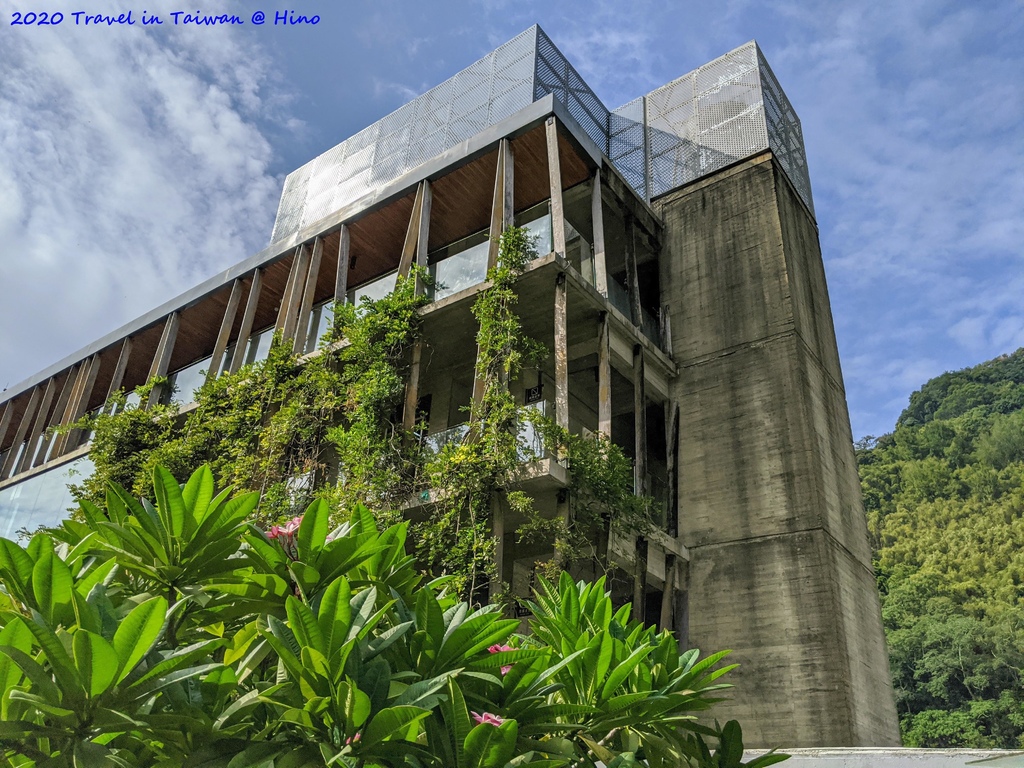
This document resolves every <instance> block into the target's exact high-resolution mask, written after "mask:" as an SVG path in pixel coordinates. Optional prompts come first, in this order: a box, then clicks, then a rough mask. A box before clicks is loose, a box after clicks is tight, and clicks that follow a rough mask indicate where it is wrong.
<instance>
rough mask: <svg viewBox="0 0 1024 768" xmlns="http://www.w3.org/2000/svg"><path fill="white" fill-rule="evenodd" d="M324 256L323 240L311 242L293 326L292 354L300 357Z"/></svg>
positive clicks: (306, 339) (303, 350) (305, 341)
mask: <svg viewBox="0 0 1024 768" xmlns="http://www.w3.org/2000/svg"><path fill="white" fill-rule="evenodd" d="M323 255H324V241H323V238H321V237H317V238H316V240H314V241H313V255H312V257H311V258H310V261H309V274H307V275H306V286H305V288H303V289H302V304H301V305H300V306H299V317H298V324H297V325H296V326H295V343H294V344H293V346H292V352H294V353H295V354H296V355H301V354H303V353H304V352H305V351H306V343H307V342H308V341H309V333H310V329H309V321H310V318H311V316H312V314H313V299H314V298H315V296H316V281H317V278H319V277H320V262H321V260H322V259H323ZM314 343H315V340H314Z"/></svg>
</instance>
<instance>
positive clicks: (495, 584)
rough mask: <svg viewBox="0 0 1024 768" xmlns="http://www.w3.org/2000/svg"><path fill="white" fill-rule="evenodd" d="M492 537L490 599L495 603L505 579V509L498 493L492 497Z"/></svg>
mask: <svg viewBox="0 0 1024 768" xmlns="http://www.w3.org/2000/svg"><path fill="white" fill-rule="evenodd" d="M491 535H492V536H493V537H494V578H493V579H492V580H491V587H490V590H489V592H490V595H489V598H490V600H491V601H492V602H493V600H494V598H495V597H496V596H497V595H498V594H499V593H500V592H501V587H502V583H503V582H504V579H505V507H504V505H503V503H502V499H501V497H500V494H498V493H497V492H495V493H494V494H492V495H491Z"/></svg>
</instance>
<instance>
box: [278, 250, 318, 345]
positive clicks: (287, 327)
mask: <svg viewBox="0 0 1024 768" xmlns="http://www.w3.org/2000/svg"><path fill="white" fill-rule="evenodd" d="M310 261H311V256H310V252H309V248H307V247H306V245H305V243H303V244H302V245H300V246H299V252H298V253H297V254H296V255H295V264H294V265H293V266H294V267H295V279H294V280H292V284H291V291H290V292H289V293H288V296H287V299H288V302H287V305H286V306H285V308H284V324H283V325H282V327H281V342H282V343H283V344H284V345H285V346H286V347H289V346H290V347H292V348H293V349H294V344H295V335H296V329H297V328H298V325H299V310H300V309H301V307H302V292H303V290H304V289H305V285H306V276H307V274H308V272H309V265H310Z"/></svg>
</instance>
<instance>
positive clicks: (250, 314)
mask: <svg viewBox="0 0 1024 768" xmlns="http://www.w3.org/2000/svg"><path fill="white" fill-rule="evenodd" d="M262 288H263V273H262V272H261V271H260V270H259V269H258V268H257V269H254V270H253V273H252V285H250V286H249V298H248V299H247V300H246V302H245V312H244V313H243V314H242V327H241V328H239V329H238V340H237V341H236V342H235V351H234V354H232V355H231V367H230V368H228V371H229V372H230V373H238V369H239V368H241V367H242V363H243V362H244V361H245V352H246V349H247V348H248V346H249V336H251V335H252V324H253V321H254V320H255V319H256V306H257V305H258V304H259V301H260V291H261V289H262Z"/></svg>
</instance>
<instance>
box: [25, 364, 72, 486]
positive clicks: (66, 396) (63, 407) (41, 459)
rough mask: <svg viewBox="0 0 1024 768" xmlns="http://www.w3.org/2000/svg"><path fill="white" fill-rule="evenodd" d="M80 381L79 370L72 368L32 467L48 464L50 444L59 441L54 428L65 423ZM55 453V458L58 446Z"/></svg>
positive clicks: (66, 377) (65, 379) (61, 390)
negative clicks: (75, 389)
mask: <svg viewBox="0 0 1024 768" xmlns="http://www.w3.org/2000/svg"><path fill="white" fill-rule="evenodd" d="M77 380H78V376H77V370H76V369H75V368H71V370H69V371H68V375H67V376H65V377H64V386H62V387H61V388H60V395H58V397H57V402H56V403H55V404H54V406H53V414H52V415H51V416H50V424H49V426H48V427H47V429H46V434H45V435H44V436H43V441H42V443H40V444H39V450H38V451H37V452H36V456H35V458H34V459H33V460H32V466H33V467H35V466H39V465H40V464H44V463H45V462H46V451H47V449H48V448H49V447H50V443H51V442H53V441H54V440H56V439H58V437H59V436H58V435H55V434H53V428H54V427H57V426H59V425H61V424H63V423H64V413H65V411H67V407H68V401H69V400H70V399H71V391H72V390H73V389H74V388H75V382H76V381H77ZM54 448H55V450H54V451H53V455H54V458H56V456H57V451H56V446H54Z"/></svg>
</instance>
